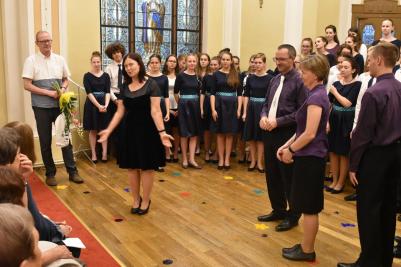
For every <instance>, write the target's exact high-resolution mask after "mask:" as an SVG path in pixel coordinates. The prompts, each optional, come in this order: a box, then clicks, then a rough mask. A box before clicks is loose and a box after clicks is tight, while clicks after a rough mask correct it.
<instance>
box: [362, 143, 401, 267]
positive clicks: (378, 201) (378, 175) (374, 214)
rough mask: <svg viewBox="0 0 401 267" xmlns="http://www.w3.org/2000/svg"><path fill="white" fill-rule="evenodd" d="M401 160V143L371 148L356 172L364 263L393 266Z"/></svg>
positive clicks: (363, 264) (384, 266) (374, 265)
mask: <svg viewBox="0 0 401 267" xmlns="http://www.w3.org/2000/svg"><path fill="white" fill-rule="evenodd" d="M400 164H401V144H399V143H396V144H392V145H388V146H380V147H372V148H369V149H368V150H367V151H366V152H365V154H364V155H363V157H362V160H361V163H360V165H359V169H358V172H357V179H358V182H359V185H358V187H357V194H358V197H357V218H358V228H359V238H360V242H361V255H360V258H359V260H358V262H359V264H360V265H361V266H364V267H365V266H368V267H369V266H372V267H377V266H382V267H387V266H392V262H393V245H394V234H395V224H396V196H397V193H396V190H397V183H398V181H399V179H400Z"/></svg>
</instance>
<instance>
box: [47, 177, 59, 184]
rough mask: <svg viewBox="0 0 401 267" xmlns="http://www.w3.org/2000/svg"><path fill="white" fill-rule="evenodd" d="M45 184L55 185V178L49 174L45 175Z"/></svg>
mask: <svg viewBox="0 0 401 267" xmlns="http://www.w3.org/2000/svg"><path fill="white" fill-rule="evenodd" d="M46 184H47V185H48V186H56V185H57V180H56V178H55V177H54V176H49V177H46Z"/></svg>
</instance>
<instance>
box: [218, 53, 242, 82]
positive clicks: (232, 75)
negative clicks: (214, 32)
mask: <svg viewBox="0 0 401 267" xmlns="http://www.w3.org/2000/svg"><path fill="white" fill-rule="evenodd" d="M223 55H229V56H230V58H231V65H230V71H229V73H228V77H227V84H228V85H229V86H231V87H238V86H239V84H240V82H239V77H238V72H237V70H236V69H235V66H234V61H233V55H232V54H231V53H230V52H227V51H224V52H222V53H221V55H220V58H222V57H223Z"/></svg>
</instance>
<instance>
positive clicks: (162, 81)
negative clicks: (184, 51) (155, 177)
mask: <svg viewBox="0 0 401 267" xmlns="http://www.w3.org/2000/svg"><path fill="white" fill-rule="evenodd" d="M161 61H162V59H161V57H160V55H157V54H153V55H151V56H150V57H149V62H148V73H147V75H148V76H149V77H150V78H151V79H153V80H154V81H155V82H156V83H157V85H158V86H159V89H160V92H161V97H160V108H161V110H162V116H163V120H164V128H165V129H166V131H167V132H170V124H169V121H170V99H169V95H168V78H167V76H166V75H164V74H163V73H161V71H160V65H161ZM167 158H170V148H166V159H167ZM157 170H158V171H159V172H163V171H164V169H163V168H162V167H159V168H158V169H157Z"/></svg>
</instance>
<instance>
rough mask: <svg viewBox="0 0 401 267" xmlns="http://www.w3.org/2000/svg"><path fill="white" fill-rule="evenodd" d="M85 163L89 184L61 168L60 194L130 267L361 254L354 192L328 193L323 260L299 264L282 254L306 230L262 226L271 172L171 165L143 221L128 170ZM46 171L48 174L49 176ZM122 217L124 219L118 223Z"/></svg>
mask: <svg viewBox="0 0 401 267" xmlns="http://www.w3.org/2000/svg"><path fill="white" fill-rule="evenodd" d="M201 161H202V160H201V159H198V162H201ZM77 164H78V168H79V172H80V174H81V176H82V177H84V178H85V183H84V184H82V185H76V184H70V183H69V182H68V176H67V174H66V172H65V170H64V168H62V167H59V168H58V175H57V177H58V180H59V184H60V185H68V187H67V188H65V189H54V191H55V192H56V193H57V195H58V196H59V197H60V198H61V199H62V200H63V201H64V202H65V204H66V205H67V206H68V207H69V208H70V209H71V210H72V211H73V212H74V213H75V214H76V215H77V216H78V217H79V218H80V220H81V221H82V222H83V223H84V224H86V226H87V227H88V228H89V229H90V230H91V231H92V232H93V233H94V234H95V235H96V236H97V238H98V239H99V240H100V241H101V242H102V243H103V244H104V245H105V246H106V247H107V248H108V250H109V251H110V252H111V253H112V254H113V255H114V256H115V257H116V258H117V259H118V260H119V261H120V262H121V264H122V265H123V266H164V264H163V261H164V260H166V259H171V260H172V261H173V264H172V265H171V266H310V265H316V266H325V267H326V266H336V264H337V262H338V261H345V262H352V261H354V260H355V259H356V258H357V255H358V253H359V239H358V230H357V227H343V226H341V223H349V224H356V215H355V203H346V202H345V201H344V200H343V197H344V195H345V194H347V193H350V191H346V192H345V193H344V194H339V195H331V194H327V193H325V209H324V211H323V212H322V213H321V216H320V231H319V234H318V236H317V243H316V253H317V262H315V263H294V262H290V261H287V260H285V259H283V258H282V257H281V248H282V247H289V246H292V245H293V244H295V243H299V241H300V240H301V236H302V228H301V227H300V226H298V227H296V228H295V229H293V230H291V231H289V232H284V233H278V232H275V231H274V227H275V225H276V223H265V224H264V225H259V224H258V222H257V220H256V217H257V216H258V215H261V214H265V213H267V212H270V204H269V202H268V198H267V193H266V185H265V178H264V174H259V173H257V172H248V171H247V169H246V166H242V165H241V166H240V165H238V164H234V163H233V164H232V165H233V168H232V169H231V170H230V171H218V170H217V169H216V167H215V165H211V164H208V165H206V164H203V166H204V168H203V169H202V170H200V171H199V170H191V169H188V170H183V169H182V168H181V167H180V165H178V164H174V163H172V164H169V165H168V166H167V167H166V171H165V172H164V173H156V179H155V183H154V191H153V196H152V206H151V208H150V212H149V214H147V215H145V216H142V217H140V216H136V215H131V214H130V213H129V211H130V206H131V204H132V203H131V202H132V198H131V195H130V193H129V192H126V190H127V188H128V180H127V174H126V171H125V170H121V169H119V168H118V167H117V166H116V164H115V162H114V161H109V162H108V163H106V164H105V163H98V164H97V165H96V167H94V166H93V165H92V164H91V163H90V162H89V161H88V160H86V159H83V158H82V159H78V161H77ZM38 172H39V174H40V175H42V176H43V170H39V171H38ZM159 180H161V181H159ZM88 192H89V193H88ZM118 218H122V219H123V221H121V222H115V221H114V220H115V219H118ZM301 225H302V219H301ZM263 228H266V229H263ZM398 228H399V227H398ZM398 232H400V231H398ZM266 235H267V236H266ZM394 266H401V264H400V261H399V260H396V261H395V264H394Z"/></svg>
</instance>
